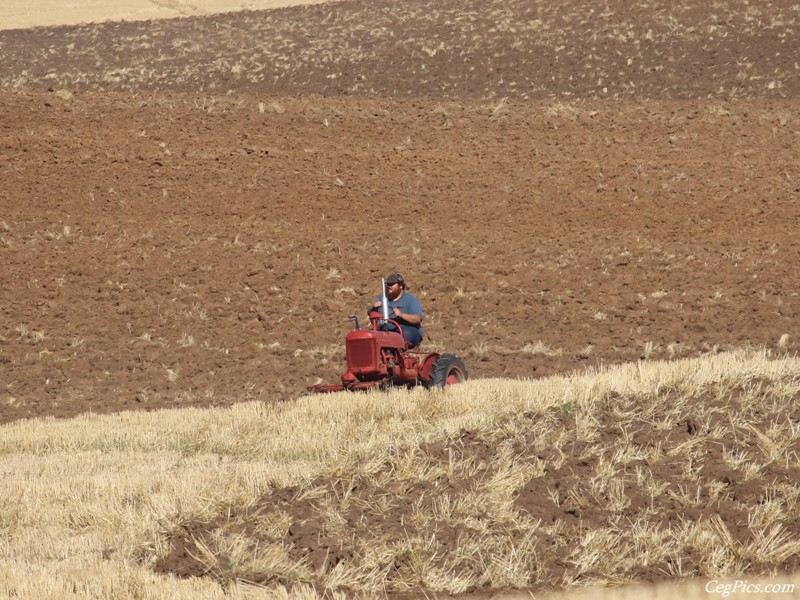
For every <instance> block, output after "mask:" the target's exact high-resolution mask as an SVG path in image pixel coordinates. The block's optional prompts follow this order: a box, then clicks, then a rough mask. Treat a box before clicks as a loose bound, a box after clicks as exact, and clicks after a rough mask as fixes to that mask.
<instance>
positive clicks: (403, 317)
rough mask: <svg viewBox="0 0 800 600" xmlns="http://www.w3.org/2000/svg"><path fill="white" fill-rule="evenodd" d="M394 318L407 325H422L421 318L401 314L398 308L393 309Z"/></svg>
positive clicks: (412, 314)
mask: <svg viewBox="0 0 800 600" xmlns="http://www.w3.org/2000/svg"><path fill="white" fill-rule="evenodd" d="M394 316H395V317H396V318H397V319H400V320H401V321H405V322H406V323H408V324H409V325H419V324H420V323H422V316H421V315H415V314H414V313H408V312H403V311H402V310H400V309H399V308H395V309H394Z"/></svg>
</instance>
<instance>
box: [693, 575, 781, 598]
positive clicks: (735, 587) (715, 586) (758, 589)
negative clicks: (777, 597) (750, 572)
mask: <svg viewBox="0 0 800 600" xmlns="http://www.w3.org/2000/svg"><path fill="white" fill-rule="evenodd" d="M706 591H707V592H708V593H709V594H720V595H721V596H722V597H723V598H727V597H728V596H730V595H731V594H793V593H794V584H793V583H750V582H749V581H741V580H738V579H737V580H736V581H732V582H730V583H721V582H719V581H717V580H716V579H712V580H711V581H709V582H708V583H707V584H706Z"/></svg>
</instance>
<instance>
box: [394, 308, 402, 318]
mask: <svg viewBox="0 0 800 600" xmlns="http://www.w3.org/2000/svg"><path fill="white" fill-rule="evenodd" d="M392 310H393V311H394V316H395V318H396V319H400V318H401V317H402V316H403V314H402V313H401V312H400V309H399V308H393V309H392Z"/></svg>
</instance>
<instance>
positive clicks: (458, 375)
mask: <svg viewBox="0 0 800 600" xmlns="http://www.w3.org/2000/svg"><path fill="white" fill-rule="evenodd" d="M468 378H469V375H468V374H467V367H466V366H465V365H464V361H463V360H461V359H460V358H458V357H457V356H456V355H455V354H442V355H441V356H440V357H439V358H437V359H436V362H435V363H434V364H433V368H432V369H431V376H430V379H428V387H429V388H440V389H441V388H443V387H445V386H447V385H455V384H457V383H462V382H464V381H466V380H467V379H468Z"/></svg>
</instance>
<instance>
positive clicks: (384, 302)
mask: <svg viewBox="0 0 800 600" xmlns="http://www.w3.org/2000/svg"><path fill="white" fill-rule="evenodd" d="M381 316H382V317H383V320H384V322H388V321H389V300H388V299H387V298H386V280H385V279H384V278H383V277H381Z"/></svg>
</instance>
